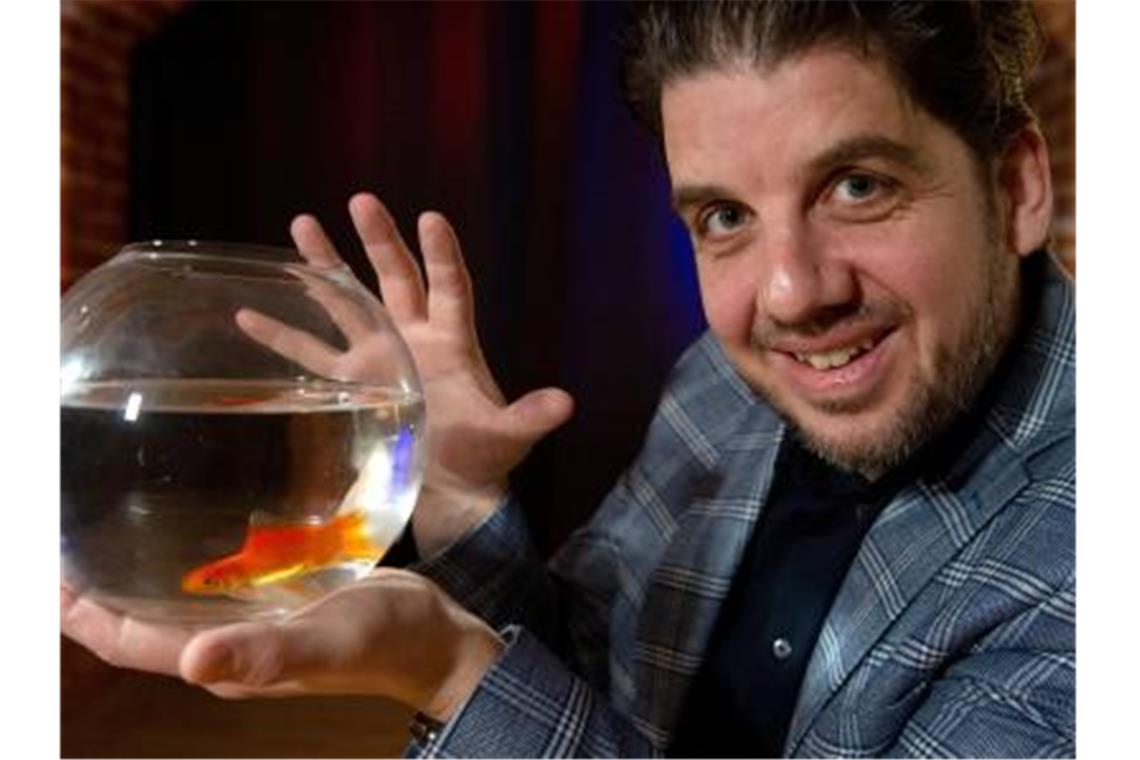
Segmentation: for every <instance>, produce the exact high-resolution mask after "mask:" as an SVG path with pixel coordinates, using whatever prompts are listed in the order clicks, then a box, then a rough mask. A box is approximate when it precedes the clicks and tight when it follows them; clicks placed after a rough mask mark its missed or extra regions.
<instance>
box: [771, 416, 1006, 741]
mask: <svg viewBox="0 0 1140 760" xmlns="http://www.w3.org/2000/svg"><path fill="white" fill-rule="evenodd" d="M981 439H986V440H981ZM992 446H993V441H992V439H990V438H989V436H988V435H983V436H981V437H980V439H979V440H977V441H975V443H974V445H973V446H971V449H972V450H975V451H979V452H980V451H983V450H985V449H986V448H987V447H992ZM993 453H994V455H993V456H990V457H988V458H987V459H986V460H985V461H984V462H982V463H981V465H980V466H979V468H978V469H977V470H975V471H974V472H973V473H972V474H970V476H969V482H967V483H964V484H961V483H954V480H955V479H956V477H955V474H954V473H951V474H950V475H949V476H948V477H947V478H946V479H943V480H939V481H935V482H925V481H922V480H920V481H918V482H916V483H914V484H912V485H910V486H908V487H906V488H904V489H903V490H902V491H900V492H899V493H898V495H896V496H895V498H894V499H892V500H891V502H890V503H889V504H888V505H887V507H886V508H885V509H884V510H883V512H882V513H881V514H880V515H879V518H878V519H877V520H876V521H875V524H874V525H873V526H872V527H871V530H870V531H868V533H867V536H866V537H865V539H864V541H863V543H862V545H861V546H860V549H859V552H858V553H857V554H856V556H855V561H854V562H853V563H852V566H851V569H850V570H849V571H848V574H847V577H846V578H845V579H844V582H843V585H842V586H841V587H840V590H839V593H838V595H837V596H836V598H835V601H834V602H833V604H832V606H831V610H830V612H829V613H828V616H827V619H826V620H825V621H824V624H823V628H822V630H821V632H820V635H819V639H818V640H817V642H816V646H815V650H814V651H813V653H812V657H811V660H810V661H809V662H808V667H807V671H806V673H805V674H804V681H803V685H802V687H801V689H800V696H799V701H798V703H797V705H796V711H795V713H794V714H793V717H792V724H791V726H790V728H789V730H788V737H787V741H786V743H785V751H786V752H787V753H789V754H791V753H794V752H795V748H796V747H797V746H798V745H799V743H800V742H801V741H802V740H803V738H804V735H805V734H806V733H807V731H808V729H809V728H810V727H811V724H812V722H813V721H814V720H815V718H816V717H817V716H818V715H819V713H820V711H821V710H822V709H823V708H824V707H825V706H826V704H827V702H828V700H829V699H830V698H831V697H832V696H833V695H834V694H835V693H836V692H837V691H839V689H840V687H841V686H842V685H843V683H844V681H845V680H846V679H847V677H848V676H849V675H850V674H851V672H852V671H853V670H854V669H855V667H856V666H857V665H858V664H859V663H860V661H861V660H863V658H864V657H866V656H867V654H868V652H869V651H870V650H871V648H872V647H873V646H874V645H875V643H876V642H878V641H879V639H880V638H881V637H882V636H883V634H884V633H885V632H886V631H887V629H888V628H889V627H890V626H891V624H892V623H893V622H894V621H895V620H896V619H897V618H898V617H899V616H900V615H901V614H902V613H903V611H904V610H905V609H906V608H907V606H908V605H909V604H910V603H911V601H912V600H913V599H914V598H915V597H916V596H917V595H918V594H919V592H921V591H922V589H923V588H924V587H925V586H926V585H927V583H929V582H930V580H931V579H932V578H933V577H934V576H935V575H936V574H937V573H938V572H939V571H941V570H942V569H943V567H944V566H945V565H946V563H948V562H950V561H951V560H952V559H953V558H954V557H955V556H956V555H957V554H958V552H959V551H960V550H961V549H962V548H963V547H964V546H965V545H966V544H968V543H969V542H970V540H971V539H972V538H973V536H974V535H975V534H977V532H978V531H980V530H981V529H982V528H983V527H984V526H985V524H986V523H987V522H988V521H989V519H990V518H991V517H993V516H994V515H995V514H997V513H998V512H999V511H1000V510H1001V508H1002V507H1003V506H1004V505H1005V504H1007V503H1008V502H1009V501H1010V500H1011V499H1012V498H1013V497H1014V496H1015V495H1016V494H1017V493H1018V492H1019V491H1020V490H1021V489H1022V488H1023V487H1024V486H1025V485H1026V484H1027V483H1028V477H1027V475H1026V473H1025V471H1024V469H1023V467H1022V466H1021V464H1020V458H1019V457H1017V456H1016V454H1015V453H1014V452H1012V451H1010V450H1008V449H1002V448H1000V447H999V449H998V451H997V452H993ZM964 459H966V460H969V459H970V457H969V455H968V454H967V456H966V457H964ZM1011 460H1012V461H1011ZM959 469H963V468H959Z"/></svg>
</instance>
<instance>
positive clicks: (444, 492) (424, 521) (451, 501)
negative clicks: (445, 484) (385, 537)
mask: <svg viewBox="0 0 1140 760" xmlns="http://www.w3.org/2000/svg"><path fill="white" fill-rule="evenodd" d="M506 494H507V486H506V483H502V484H496V485H494V486H492V487H488V488H485V489H472V490H459V489H451V488H440V487H438V486H434V485H428V484H427V483H425V484H424V487H423V489H422V490H421V491H420V497H419V501H418V502H417V503H416V508H415V511H414V512H413V513H412V532H413V535H414V536H415V539H416V547H417V548H418V550H419V554H420V557H422V558H425V559H426V558H428V557H432V556H435V555H436V554H438V553H440V552H442V551H443V550H444V549H446V548H447V547H449V546H451V545H452V544H453V543H455V542H456V541H457V540H458V539H459V538H461V537H463V536H464V535H466V534H467V533H469V532H471V531H472V530H473V529H474V528H475V527H477V526H478V525H479V524H480V523H482V522H483V521H484V520H486V519H487V517H488V516H490V515H491V514H492V513H493V512H494V511H495V510H496V509H497V508H498V507H499V505H500V504H501V503H502V501H503V499H504V498H505V497H506Z"/></svg>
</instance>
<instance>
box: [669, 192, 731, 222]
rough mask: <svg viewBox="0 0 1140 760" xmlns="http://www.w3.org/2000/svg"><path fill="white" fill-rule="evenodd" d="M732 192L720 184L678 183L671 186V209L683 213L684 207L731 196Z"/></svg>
mask: <svg viewBox="0 0 1140 760" xmlns="http://www.w3.org/2000/svg"><path fill="white" fill-rule="evenodd" d="M731 196H732V192H731V191H729V190H728V188H725V187H723V186H721V185H679V186H677V187H675V188H673V194H672V203H673V211H675V212H676V213H677V214H679V215H683V212H684V211H685V209H687V208H689V207H691V206H696V205H700V204H702V203H704V202H706V201H708V200H711V199H712V198H727V197H731Z"/></svg>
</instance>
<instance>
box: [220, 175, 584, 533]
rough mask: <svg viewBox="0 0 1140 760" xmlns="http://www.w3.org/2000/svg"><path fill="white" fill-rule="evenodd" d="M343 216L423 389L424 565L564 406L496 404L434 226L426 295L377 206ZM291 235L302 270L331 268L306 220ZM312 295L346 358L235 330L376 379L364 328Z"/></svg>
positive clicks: (283, 329)
mask: <svg viewBox="0 0 1140 760" xmlns="http://www.w3.org/2000/svg"><path fill="white" fill-rule="evenodd" d="M349 214H350V215H351V217H352V221H353V224H354V226H355V227H356V231H357V234H358V235H359V237H360V240H361V242H362V243H363V244H364V249H365V252H366V253H367V255H368V259H369V261H370V262H371V263H372V266H373V267H374V269H375V270H376V273H377V275H378V277H379V281H380V292H381V296H382V298H383V300H384V304H385V306H386V307H387V311H388V313H389V315H390V316H391V318H392V321H393V322H394V323H395V325H396V327H397V329H398V330H399V331H400V333H401V334H402V335H403V338H404V340H405V342H406V343H407V344H408V347H409V348H410V350H411V352H412V356H413V358H414V359H415V362H416V366H417V368H418V369H419V373H420V378H421V380H422V382H423V386H424V393H425V396H426V402H427V409H428V435H427V441H428V446H429V459H428V467H427V473H426V475H425V480H424V486H423V489H422V491H421V494H420V500H419V503H418V504H417V506H416V511H415V513H414V516H413V521H412V527H413V531H414V533H415V538H416V543H417V546H418V547H419V549H420V552H421V553H422V554H424V555H425V556H428V555H431V554H434V553H435V552H437V551H439V550H441V549H443V548H445V547H446V546H447V545H448V544H450V543H451V542H452V541H454V540H455V539H456V538H457V537H459V536H460V535H462V534H463V533H464V532H466V531H467V530H469V529H470V528H471V527H472V526H474V525H475V524H477V523H478V522H479V521H480V520H482V519H483V518H484V517H485V516H486V515H488V514H489V513H490V512H491V511H492V510H493V509H494V508H495V506H496V505H497V504H498V503H499V501H500V500H501V498H502V496H503V494H504V493H505V490H506V483H507V475H508V473H509V472H510V471H511V470H512V469H513V468H514V467H515V466H516V465H518V463H519V462H521V461H522V459H523V458H524V457H525V456H526V454H527V453H528V452H529V451H530V449H531V447H532V446H533V445H534V444H535V443H536V442H537V441H538V440H539V439H540V438H542V437H543V436H544V435H546V434H547V433H549V432H550V431H551V430H553V429H555V428H556V427H558V426H559V425H561V424H562V423H564V422H565V421H566V420H567V419H569V417H570V414H571V413H572V410H573V401H572V400H571V398H570V396H569V395H568V394H566V393H565V392H564V391H562V390H559V389H556V388H544V389H542V390H537V391H532V392H531V393H528V394H526V395H524V396H523V397H521V398H519V399H518V400H516V401H514V402H513V403H510V404H508V403H507V402H506V400H505V399H504V398H503V395H502V392H501V391H500V390H499V387H498V385H497V384H496V383H495V380H494V378H493V377H492V376H491V373H490V370H489V369H488V367H487V363H486V361H485V359H484V358H483V353H482V349H481V348H480V345H479V339H478V335H477V333H476V328H475V310H474V299H473V297H472V292H471V279H470V276H469V275H468V273H467V269H466V267H465V265H464V263H463V257H462V254H461V252H460V247H459V241H458V240H457V238H456V236H455V232H454V231H453V230H452V228H451V225H450V224H448V222H447V220H446V219H445V218H444V217H443V216H442V215H440V214H437V213H434V212H426V213H424V214H421V215H420V217H419V220H418V236H419V242H420V248H421V252H422V253H423V259H424V265H425V269H426V272H427V283H426V285H425V282H424V277H423V274H422V273H421V271H420V268H419V266H418V265H417V264H416V261H415V259H414V258H413V256H412V253H411V251H410V250H409V249H408V247H407V245H406V244H405V243H404V241H403V239H402V238H401V236H400V234H399V231H398V230H397V229H396V225H395V223H394V222H393V221H392V218H391V216H390V215H389V214H388V211H387V209H386V208H385V207H384V206H383V204H381V203H380V201H379V200H378V199H377V198H376V197H375V196H373V195H370V194H365V193H361V194H358V195H355V196H353V198H352V199H351V201H350V202H349ZM290 232H291V233H292V236H293V240H294V242H295V243H296V245H297V248H298V249H299V250H300V252H301V253H302V255H304V256H305V258H306V259H308V261H309V262H310V263H312V264H314V265H316V266H320V267H334V266H338V265H341V263H342V262H341V259H340V257H339V256H338V254H337V252H336V249H335V248H334V247H333V245H332V243H331V242H330V241H329V238H328V236H327V235H326V234H325V232H324V230H323V229H322V228H321V225H320V223H319V222H318V221H317V220H316V219H315V218H313V217H312V216H308V215H302V216H299V217H297V218H296V219H294V221H293V224H292V227H291V229H290ZM310 293H311V295H312V297H313V298H314V299H315V300H316V301H317V302H318V303H320V304H321V305H322V306H323V307H324V308H325V309H326V310H327V311H328V312H329V314H330V316H331V317H332V318H333V319H334V321H335V322H336V323H337V324H338V325H339V326H340V328H341V330H342V332H343V333H344V334H345V337H346V339H347V340H348V341H349V348H348V349H347V350H346V351H338V350H336V349H335V348H333V347H331V346H328V345H327V344H325V343H323V342H321V341H319V340H317V339H316V338H314V337H313V336H311V335H307V334H305V333H301V332H299V331H297V330H295V329H293V328H290V327H288V326H286V325H283V324H281V323H280V322H276V321H275V320H272V319H270V318H268V317H266V316H264V315H261V314H258V313H255V312H249V311H245V312H241V313H239V315H238V323H239V325H240V326H241V327H242V328H243V329H244V330H245V331H246V332H247V333H248V334H249V335H251V336H252V337H253V338H254V339H255V340H257V341H259V342H261V343H263V344H265V345H267V346H269V347H270V348H272V349H273V350H275V351H277V352H279V353H280V354H282V355H283V356H286V357H288V358H290V359H292V360H294V361H296V362H298V363H299V364H301V365H303V366H306V367H308V368H310V369H311V370H313V371H314V372H317V373H319V374H322V375H325V376H328V377H337V378H345V379H358V380H360V379H367V378H368V377H369V373H370V372H375V371H377V370H378V365H377V364H376V361H377V357H378V356H380V355H382V348H383V347H382V346H381V345H379V343H378V342H379V341H382V340H383V337H382V333H380V332H378V331H376V330H375V327H374V320H373V318H372V317H371V316H370V315H369V314H368V313H367V310H366V309H362V308H361V307H360V306H359V305H357V304H354V303H352V302H350V301H348V300H346V299H344V298H343V297H338V296H337V295H336V293H335V291H334V290H333V289H331V288H324V289H322V288H321V287H320V284H319V283H316V284H314V285H313V286H312V287H311V289H310Z"/></svg>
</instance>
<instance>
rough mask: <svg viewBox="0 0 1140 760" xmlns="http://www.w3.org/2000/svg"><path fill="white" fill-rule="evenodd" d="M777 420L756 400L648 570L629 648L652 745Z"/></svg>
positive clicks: (720, 589)
mask: <svg viewBox="0 0 1140 760" xmlns="http://www.w3.org/2000/svg"><path fill="white" fill-rule="evenodd" d="M783 435H784V426H783V424H782V423H780V422H779V420H778V418H776V417H775V415H774V414H772V413H771V412H770V410H767V409H765V408H764V407H761V406H759V405H758V406H756V407H755V410H754V412H753V413H752V415H751V418H750V420H748V421H747V422H746V424H744V425H742V426H741V428H740V432H739V434H738V435H736V436H733V437H732V438H730V439H729V440H728V441H727V442H726V444H725V446H724V449H723V450H722V452H721V455H720V461H719V462H718V463H717V466H716V467H715V468H713V469H712V470H711V471H710V472H709V473H708V475H707V478H706V479H705V481H704V482H702V483H700V484H699V485H698V488H697V492H696V498H693V499H692V500H691V501H690V502H689V504H688V506H687V508H685V509H684V510H683V511H682V512H681V513H680V515H679V519H678V521H677V523H676V527H675V529H674V531H673V534H672V535H671V536H669V537H667V539H666V540H667V541H668V548H667V550H666V552H665V555H664V557H663V558H662V561H661V563H660V564H659V565H658V566H657V567H656V568H655V570H654V571H653V573H652V574H651V575H650V577H649V583H648V586H647V590H646V594H645V602H644V606H643V608H642V613H641V615H640V622H639V625H638V631H637V638H636V644H635V650H634V667H635V672H636V682H637V684H638V692H637V696H636V698H635V702H634V706H633V721H634V723H635V724H636V725H637V726H638V727H639V728H640V729H641V730H642V731H644V732H645V733H646V734H647V735H649V736H650V738H651V739H652V740H653V741H654V743H655V744H656V745H657V746H658V747H664V746H665V745H666V744H667V742H668V741H669V737H670V736H671V734H672V730H673V726H674V724H675V721H676V719H677V716H678V714H679V713H680V711H681V709H682V708H683V706H684V705H683V701H684V698H685V695H686V693H687V691H688V687H689V684H690V682H691V680H692V678H693V676H694V675H695V674H696V671H697V668H698V667H699V665H700V662H701V659H702V657H703V655H704V651H705V647H706V644H707V643H708V640H709V637H710V635H711V633H712V629H713V625H714V624H715V622H716V618H717V613H718V612H719V610H720V606H721V603H722V602H723V601H724V599H725V597H726V596H727V595H728V590H729V586H730V585H731V583H732V579H733V577H734V576H735V574H736V570H737V566H738V565H739V563H740V559H741V556H742V555H743V552H744V548H745V546H746V545H747V543H748V539H749V536H750V535H751V534H752V529H753V526H754V525H755V523H756V519H757V517H758V516H759V515H760V511H761V508H762V505H763V504H764V502H765V500H766V498H767V494H768V489H769V487H770V486H771V483H772V476H773V468H774V465H775V461H776V455H777V452H778V450H779V448H780V445H779V444H780V441H781V439H782V437H783Z"/></svg>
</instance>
